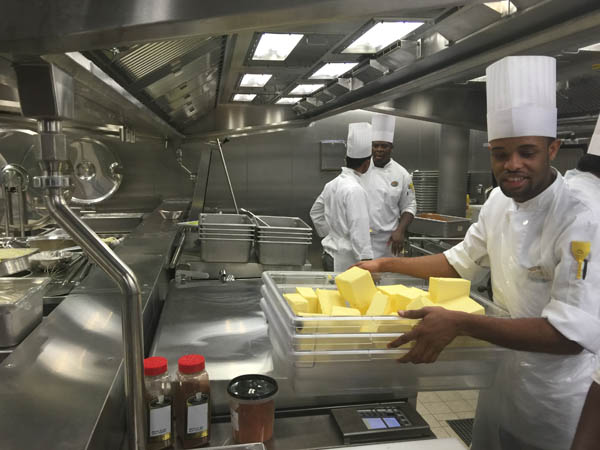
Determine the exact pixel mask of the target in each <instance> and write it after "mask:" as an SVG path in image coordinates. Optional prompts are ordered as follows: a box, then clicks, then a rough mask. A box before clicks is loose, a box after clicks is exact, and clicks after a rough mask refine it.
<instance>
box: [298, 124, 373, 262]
mask: <svg viewBox="0 0 600 450" xmlns="http://www.w3.org/2000/svg"><path fill="white" fill-rule="evenodd" d="M370 160H371V126H370V125H369V124H368V123H366V122H362V123H351V124H350V125H349V126H348V140H347V144H346V167H343V168H342V173H341V174H340V175H338V176H337V177H336V178H335V179H333V180H332V181H330V182H329V183H327V184H326V185H325V188H324V189H323V192H321V194H320V195H319V196H318V197H317V200H316V201H315V203H314V205H313V206H312V208H311V210H310V217H311V219H312V221H313V224H314V225H315V229H316V231H317V233H318V234H319V236H321V237H324V239H323V241H322V245H323V249H324V250H325V252H327V253H328V254H330V255H331V256H332V257H333V269H334V270H335V271H336V272H341V271H344V270H346V269H347V268H348V267H350V266H351V265H353V264H355V263H356V262H358V261H361V260H367V259H372V258H373V251H372V250H371V239H370V236H369V209H368V206H367V193H366V192H365V190H364V188H363V187H362V185H361V183H360V179H361V177H362V176H363V174H364V173H365V172H366V171H367V170H368V168H369V164H370Z"/></svg>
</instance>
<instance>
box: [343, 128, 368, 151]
mask: <svg viewBox="0 0 600 450" xmlns="http://www.w3.org/2000/svg"><path fill="white" fill-rule="evenodd" d="M346 156H349V157H350V158H366V157H367V156H371V125H370V124H369V123H367V122H358V123H351V124H350V125H348V140H347V141H346Z"/></svg>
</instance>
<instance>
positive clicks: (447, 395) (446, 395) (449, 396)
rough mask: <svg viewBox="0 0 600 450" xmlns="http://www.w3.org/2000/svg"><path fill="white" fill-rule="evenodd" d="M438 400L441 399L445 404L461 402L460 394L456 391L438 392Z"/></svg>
mask: <svg viewBox="0 0 600 450" xmlns="http://www.w3.org/2000/svg"><path fill="white" fill-rule="evenodd" d="M437 395H438V397H439V398H441V399H442V400H443V401H445V402H449V401H453V400H463V398H462V397H461V396H460V394H459V393H458V392H456V391H440V392H437Z"/></svg>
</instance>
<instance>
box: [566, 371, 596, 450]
mask: <svg viewBox="0 0 600 450" xmlns="http://www.w3.org/2000/svg"><path fill="white" fill-rule="evenodd" d="M599 423H600V384H598V383H596V382H594V383H592V385H591V386H590V390H589V391H588V395H587V398H586V399H585V404H584V405H583V411H582V412H581V417H580V418H579V425H578V426H577V432H576V433H575V439H573V445H572V446H571V450H593V449H597V448H598V442H600V427H599V426H598V424H599Z"/></svg>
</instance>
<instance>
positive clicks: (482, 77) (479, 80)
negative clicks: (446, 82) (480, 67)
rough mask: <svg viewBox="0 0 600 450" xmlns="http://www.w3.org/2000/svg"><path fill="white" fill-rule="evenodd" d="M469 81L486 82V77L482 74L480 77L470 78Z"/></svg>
mask: <svg viewBox="0 0 600 450" xmlns="http://www.w3.org/2000/svg"><path fill="white" fill-rule="evenodd" d="M469 82H470V83H485V82H486V77H485V75H482V76H480V77H477V78H472V79H470V80H469Z"/></svg>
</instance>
